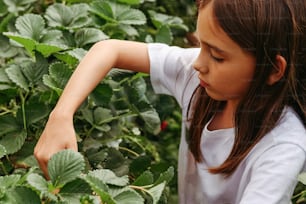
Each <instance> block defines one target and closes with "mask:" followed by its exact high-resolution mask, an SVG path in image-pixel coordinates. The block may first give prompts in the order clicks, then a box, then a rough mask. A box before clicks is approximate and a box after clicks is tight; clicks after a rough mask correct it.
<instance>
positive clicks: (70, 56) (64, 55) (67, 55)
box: [54, 48, 87, 67]
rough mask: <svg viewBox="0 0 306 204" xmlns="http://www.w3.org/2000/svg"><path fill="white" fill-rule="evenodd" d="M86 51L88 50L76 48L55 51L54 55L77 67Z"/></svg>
mask: <svg viewBox="0 0 306 204" xmlns="http://www.w3.org/2000/svg"><path fill="white" fill-rule="evenodd" d="M86 53H87V51H86V50H84V49H82V48H76V49H73V50H68V51H65V52H58V53H55V54H54V56H55V57H56V58H58V59H59V60H62V61H63V62H65V63H67V64H68V65H70V66H71V67H75V66H76V65H77V64H78V63H79V62H80V61H81V59H82V58H83V57H84V56H85V54H86Z"/></svg>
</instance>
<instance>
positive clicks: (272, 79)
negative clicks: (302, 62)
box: [267, 55, 287, 85]
mask: <svg viewBox="0 0 306 204" xmlns="http://www.w3.org/2000/svg"><path fill="white" fill-rule="evenodd" d="M275 66H276V67H275V68H274V70H273V71H272V73H271V74H270V76H269V78H268V81H267V84H268V85H273V84H275V83H276V82H278V81H279V80H280V79H281V78H282V77H283V76H284V73H285V71H286V67H287V61H286V60H285V58H284V57H283V56H281V55H276V59H275Z"/></svg>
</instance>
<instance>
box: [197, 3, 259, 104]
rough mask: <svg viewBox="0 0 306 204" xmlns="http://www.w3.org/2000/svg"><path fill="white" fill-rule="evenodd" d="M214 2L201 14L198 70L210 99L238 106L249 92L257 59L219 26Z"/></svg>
mask: <svg viewBox="0 0 306 204" xmlns="http://www.w3.org/2000/svg"><path fill="white" fill-rule="evenodd" d="M211 2H213V1H211ZM211 2H210V3H209V4H207V5H206V6H205V7H204V8H202V9H201V10H200V11H199V16H198V22H197V33H198V38H199V41H200V45H201V52H200V54H199V56H198V58H197V59H196V61H195V62H194V68H195V69H196V70H197V71H198V72H199V79H200V84H201V86H202V87H203V88H205V89H206V92H207V94H208V95H209V96H210V97H212V98H213V99H215V100H220V101H228V102H233V103H234V104H237V103H238V102H239V100H240V99H241V98H242V97H243V96H244V94H245V93H246V92H247V90H248V89H249V86H250V82H251V80H252V79H253V74H254V70H255V65H256V60H255V57H254V56H252V55H251V54H250V53H247V52H246V51H245V50H243V49H242V48H241V47H239V45H238V44H236V43H235V42H234V41H233V40H231V39H230V37H229V36H227V34H226V33H225V32H224V31H223V30H222V29H221V28H220V27H219V26H218V23H217V21H216V19H215V18H214V16H213V11H212V3H211Z"/></svg>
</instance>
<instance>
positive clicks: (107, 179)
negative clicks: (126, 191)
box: [88, 169, 129, 187]
mask: <svg viewBox="0 0 306 204" xmlns="http://www.w3.org/2000/svg"><path fill="white" fill-rule="evenodd" d="M88 175H90V176H92V177H95V178H97V179H99V180H101V181H103V182H104V183H106V184H111V185H114V186H121V187H123V186H126V185H128V183H129V178H128V176H122V177H118V176H116V175H115V173H114V172H112V171H111V170H108V169H99V170H94V171H91V172H89V173H88Z"/></svg>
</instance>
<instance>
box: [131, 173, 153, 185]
mask: <svg viewBox="0 0 306 204" xmlns="http://www.w3.org/2000/svg"><path fill="white" fill-rule="evenodd" d="M153 182H154V178H153V174H152V173H151V172H150V171H145V172H143V173H142V174H141V175H140V176H139V177H137V178H136V180H135V181H134V182H133V185H135V186H147V185H151V184H153Z"/></svg>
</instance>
